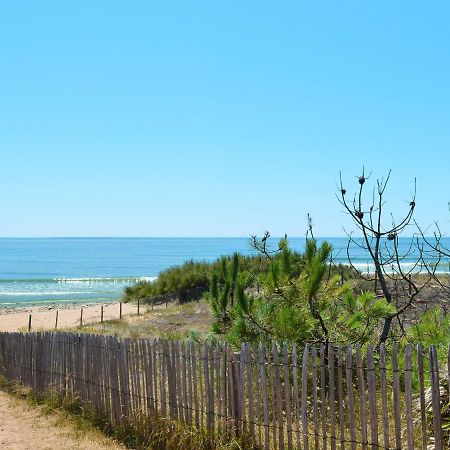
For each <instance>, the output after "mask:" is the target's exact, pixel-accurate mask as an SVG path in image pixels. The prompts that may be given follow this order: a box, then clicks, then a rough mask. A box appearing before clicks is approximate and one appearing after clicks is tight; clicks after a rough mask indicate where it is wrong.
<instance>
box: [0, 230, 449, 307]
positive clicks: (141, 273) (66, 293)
mask: <svg viewBox="0 0 450 450" xmlns="http://www.w3.org/2000/svg"><path fill="white" fill-rule="evenodd" d="M316 238H317V240H318V241H319V242H321V241H325V240H326V241H328V242H330V243H331V245H332V246H333V249H334V250H333V260H334V262H335V263H337V264H339V263H341V264H348V259H347V251H346V247H347V242H348V238H347V237H342V236H338V237H329V236H328V237H319V236H317V237H316ZM278 239H280V237H278V236H274V237H273V238H272V243H273V244H272V245H276V243H277V241H278ZM288 239H289V241H290V244H291V246H292V248H293V249H295V250H299V251H302V250H303V248H304V244H305V236H303V237H293V236H292V237H289V236H288ZM399 242H400V246H401V248H403V249H406V248H407V244H408V242H409V239H408V238H407V237H405V238H401V239H400V241H399ZM444 242H445V244H446V245H447V247H450V245H449V244H450V239H449V238H444ZM234 252H239V253H241V254H243V255H252V254H255V250H254V249H253V248H251V246H250V236H247V237H231V236H227V237H194V236H192V237H156V236H155V237H143V236H139V237H137V236H135V237H112V236H104V237H95V236H90V237H83V236H77V237H2V238H0V308H1V307H3V308H5V307H7V308H14V307H22V306H23V307H28V306H34V305H45V304H58V303H64V304H67V303H80V302H81V303H91V302H94V303H98V302H114V301H117V300H119V299H120V298H121V296H122V292H123V290H124V288H125V287H126V286H128V285H131V284H134V283H136V282H139V281H149V280H154V279H156V277H157V276H158V274H159V273H160V272H161V271H163V270H165V269H167V268H169V267H172V266H176V265H180V264H183V263H184V262H186V261H189V260H193V261H206V262H211V261H214V260H215V259H217V258H219V257H220V256H222V255H230V254H232V253H234ZM350 253H351V258H352V263H353V265H354V266H355V267H357V268H358V269H359V270H361V271H363V272H366V271H371V270H372V267H373V266H372V264H371V260H370V258H369V257H368V255H365V254H364V253H362V252H361V250H360V249H358V248H357V247H355V246H353V247H351V249H350ZM402 264H403V266H404V268H408V267H411V265H412V264H413V258H407V259H406V260H405V261H403V263H402ZM439 271H440V272H446V273H447V272H448V271H449V267H448V262H444V263H443V264H442V265H441V267H440V268H439Z"/></svg>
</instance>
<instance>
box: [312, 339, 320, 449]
mask: <svg viewBox="0 0 450 450" xmlns="http://www.w3.org/2000/svg"><path fill="white" fill-rule="evenodd" d="M311 365H312V375H311V378H312V394H313V395H312V402H313V421H314V449H315V450H319V448H320V435H319V398H318V395H317V348H316V346H315V345H313V346H312V347H311Z"/></svg>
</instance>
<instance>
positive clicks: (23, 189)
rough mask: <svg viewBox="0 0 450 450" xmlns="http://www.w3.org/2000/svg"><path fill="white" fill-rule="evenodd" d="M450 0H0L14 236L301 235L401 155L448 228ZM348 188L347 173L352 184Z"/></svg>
mask: <svg viewBox="0 0 450 450" xmlns="http://www.w3.org/2000/svg"><path fill="white" fill-rule="evenodd" d="M449 17H450V4H449V3H448V2H444V1H442V2H439V1H436V2H432V3H428V4H425V3H424V2H414V1H404V2H403V1H396V2H391V1H389V2H388V1H381V2H361V1H354V2H351V1H343V2H336V1H330V2H299V1H295V2H276V3H275V2H261V1H254V2H253V1H246V2H238V1H227V2H211V1H205V2H197V1H189V2H188V1H180V2H170V1H169V2H152V1H133V2H106V1H78V2H61V1H58V2H57V1H55V2H46V1H42V2H31V1H30V2H25V1H24V2H2V3H1V5H0V62H1V70H0V155H1V160H0V161H1V176H0V206H1V218H2V220H0V236H247V235H249V234H251V233H260V232H262V231H264V230H265V229H269V230H271V231H272V232H273V233H274V234H277V235H281V234H283V233H284V232H287V233H288V234H289V235H302V234H303V232H304V229H305V217H306V214H307V213H308V212H309V213H311V215H312V216H313V218H314V222H315V224H316V233H317V234H318V235H322V236H337V235H342V234H343V231H342V226H343V225H347V224H348V220H347V218H346V217H345V216H344V214H342V212H341V209H342V208H341V207H340V205H339V204H338V202H337V201H336V198H335V196H334V194H335V190H336V181H337V180H338V178H339V171H342V172H343V176H344V180H349V181H348V182H346V185H347V187H348V186H351V184H352V183H353V184H354V185H355V186H356V182H355V180H356V179H355V178H354V176H355V175H357V174H358V173H359V172H360V170H361V167H362V165H365V166H366V167H367V169H368V170H372V171H373V173H374V175H373V176H374V177H375V176H377V175H378V176H381V175H383V174H385V173H387V172H388V170H389V169H392V182H391V185H390V190H389V198H388V200H389V201H388V204H387V207H388V208H390V209H392V210H393V211H394V213H395V214H398V215H399V214H400V212H401V211H402V210H403V209H404V208H406V201H407V200H408V199H409V196H410V194H411V191H412V185H413V179H414V178H415V177H417V189H418V195H417V219H418V220H419V221H420V222H421V223H422V224H429V223H431V222H432V221H433V220H438V221H439V223H440V224H441V227H442V228H443V230H444V231H446V232H447V233H449V232H450V213H449V212H448V209H447V202H448V201H449V200H450V189H449V184H450V183H449V177H448V174H449V168H450V164H449V163H450V27H449V26H448V18H449ZM349 189H350V188H349Z"/></svg>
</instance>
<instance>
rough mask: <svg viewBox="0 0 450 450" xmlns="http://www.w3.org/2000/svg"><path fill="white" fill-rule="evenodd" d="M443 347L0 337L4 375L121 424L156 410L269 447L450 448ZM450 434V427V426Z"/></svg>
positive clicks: (156, 413)
mask: <svg viewBox="0 0 450 450" xmlns="http://www.w3.org/2000/svg"><path fill="white" fill-rule="evenodd" d="M441 372H442V373H440V370H439V366H438V358H437V349H436V348H434V347H431V348H430V350H429V351H427V352H424V351H422V348H421V347H420V346H418V347H412V346H411V345H407V346H406V348H405V350H404V351H402V352H399V351H398V350H397V349H396V348H395V347H394V348H385V347H384V346H381V348H380V349H377V351H374V350H373V349H372V348H371V347H368V348H367V349H366V350H365V351H364V352H362V351H361V349H360V347H359V346H358V345H356V346H354V347H351V346H349V347H346V348H342V347H334V346H332V345H328V346H325V345H317V346H315V345H307V346H306V347H305V348H303V349H297V348H296V347H295V346H294V347H292V348H288V347H287V346H283V347H282V348H278V347H276V346H273V347H272V348H270V349H268V348H263V347H262V346H258V347H254V346H250V345H243V346H242V348H241V350H240V351H239V352H234V351H232V349H231V348H230V347H229V346H228V345H225V344H218V343H217V344H209V343H206V342H203V343H198V342H187V341H176V340H173V341H168V340H164V339H158V340H146V339H140V340H132V339H120V338H117V337H114V336H100V335H90V334H75V333H64V332H43V333H0V373H1V374H2V375H3V376H5V377H6V378H8V379H10V380H17V381H19V382H21V383H22V384H24V385H25V386H29V387H31V388H32V389H33V390H34V391H35V392H36V393H46V392H50V393H53V394H54V395H57V396H61V397H78V398H79V399H80V400H81V401H82V402H83V403H84V404H85V405H87V406H89V407H91V408H93V409H95V410H97V411H98V412H100V413H101V414H102V415H103V416H104V417H105V418H106V420H107V421H108V422H109V423H110V425H111V426H112V427H115V426H117V427H120V426H123V425H125V424H127V423H128V424H129V423H133V421H135V422H138V421H141V420H142V419H143V418H146V417H147V418H148V417H150V416H156V417H159V418H163V419H164V418H168V419H171V420H175V421H179V422H181V423H184V424H186V426H188V427H189V426H193V427H195V428H196V429H197V430H201V431H203V432H205V433H206V434H208V435H210V436H211V437H212V439H214V436H219V435H225V436H237V437H240V438H242V439H243V440H245V442H249V443H250V445H252V446H254V447H259V448H264V449H289V450H290V449H294V448H295V449H305V450H306V449H316V450H318V449H324V450H325V449H331V450H335V449H341V450H344V449H351V450H355V449H369V448H370V449H413V448H416V449H423V450H425V449H427V448H428V449H430V448H435V449H438V450H439V449H443V448H448V442H447V441H448V435H447V434H448V428H449V423H450V419H449V417H448V412H446V411H447V409H448V381H447V379H448V367H446V368H445V369H444V370H442V368H441ZM446 430H447V431H446Z"/></svg>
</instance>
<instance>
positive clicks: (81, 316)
mask: <svg viewBox="0 0 450 450" xmlns="http://www.w3.org/2000/svg"><path fill="white" fill-rule="evenodd" d="M82 326H83V308H81V310H80V327H82Z"/></svg>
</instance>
